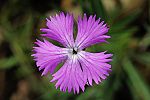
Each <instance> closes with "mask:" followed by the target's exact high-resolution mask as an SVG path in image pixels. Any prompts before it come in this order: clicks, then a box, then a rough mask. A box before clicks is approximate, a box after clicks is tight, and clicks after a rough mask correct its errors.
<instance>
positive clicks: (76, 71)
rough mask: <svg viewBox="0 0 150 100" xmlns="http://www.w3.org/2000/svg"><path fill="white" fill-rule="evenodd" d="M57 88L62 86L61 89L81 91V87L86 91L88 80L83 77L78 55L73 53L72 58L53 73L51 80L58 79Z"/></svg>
mask: <svg viewBox="0 0 150 100" xmlns="http://www.w3.org/2000/svg"><path fill="white" fill-rule="evenodd" d="M56 80H57V82H56V85H55V86H56V88H58V87H59V86H60V90H61V91H66V90H67V89H68V92H71V91H72V90H73V91H74V93H79V88H81V89H82V91H84V89H85V84H86V81H85V80H84V78H83V75H82V70H81V67H80V64H79V62H78V60H77V56H76V55H73V56H72V57H71V58H70V59H69V58H68V60H67V61H66V62H65V64H64V65H63V66H62V67H61V68H60V69H59V70H58V72H56V73H55V74H53V79H52V80H51V82H54V81H56Z"/></svg>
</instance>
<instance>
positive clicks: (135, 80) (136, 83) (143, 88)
mask: <svg viewBox="0 0 150 100" xmlns="http://www.w3.org/2000/svg"><path fill="white" fill-rule="evenodd" d="M123 68H124V71H125V72H126V74H127V75H128V78H129V81H131V84H132V85H133V87H134V91H135V92H136V96H138V97H139V98H141V100H150V92H149V88H148V86H147V84H146V83H145V82H144V80H143V79H142V78H141V76H140V75H139V73H138V72H137V71H136V69H135V67H134V65H133V64H132V62H131V61H130V60H129V59H128V58H125V59H124V60H123Z"/></svg>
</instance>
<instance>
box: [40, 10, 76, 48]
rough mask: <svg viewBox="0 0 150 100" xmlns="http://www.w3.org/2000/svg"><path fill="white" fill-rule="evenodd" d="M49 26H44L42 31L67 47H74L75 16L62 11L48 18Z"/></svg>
mask: <svg viewBox="0 0 150 100" xmlns="http://www.w3.org/2000/svg"><path fill="white" fill-rule="evenodd" d="M47 27H48V28H42V29H41V31H42V32H45V33H46V34H42V36H46V37H48V38H50V39H52V40H56V41H58V42H60V43H61V44H62V45H63V46H65V47H73V45H74V39H73V16H72V15H70V14H68V13H67V14H66V15H65V14H64V13H63V12H61V13H60V14H59V15H56V16H53V17H50V19H47Z"/></svg>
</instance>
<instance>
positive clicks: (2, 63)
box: [0, 56, 18, 69]
mask: <svg viewBox="0 0 150 100" xmlns="http://www.w3.org/2000/svg"><path fill="white" fill-rule="evenodd" d="M17 63H18V61H17V60H16V58H15V57H13V56H12V57H9V58H3V59H1V60H0V69H9V68H12V67H14V66H15V65H16V64H17Z"/></svg>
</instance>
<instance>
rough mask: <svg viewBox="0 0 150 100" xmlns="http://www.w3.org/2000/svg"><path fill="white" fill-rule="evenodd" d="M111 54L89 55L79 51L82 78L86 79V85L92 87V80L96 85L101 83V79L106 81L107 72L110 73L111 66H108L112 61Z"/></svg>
mask: <svg viewBox="0 0 150 100" xmlns="http://www.w3.org/2000/svg"><path fill="white" fill-rule="evenodd" d="M111 56H112V54H105V52H101V53H89V52H85V51H81V52H80V54H79V57H78V58H79V59H78V60H79V62H80V63H81V66H82V69H83V76H85V77H86V80H87V81H88V83H89V84H90V85H91V86H92V80H94V81H95V83H96V84H99V83H100V82H101V79H106V77H107V76H108V75H109V73H108V71H111V65H109V64H108V62H110V61H111V60H112V59H111V58H110V57H111Z"/></svg>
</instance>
